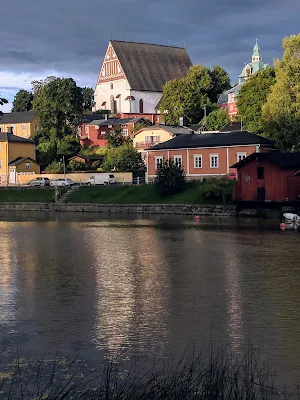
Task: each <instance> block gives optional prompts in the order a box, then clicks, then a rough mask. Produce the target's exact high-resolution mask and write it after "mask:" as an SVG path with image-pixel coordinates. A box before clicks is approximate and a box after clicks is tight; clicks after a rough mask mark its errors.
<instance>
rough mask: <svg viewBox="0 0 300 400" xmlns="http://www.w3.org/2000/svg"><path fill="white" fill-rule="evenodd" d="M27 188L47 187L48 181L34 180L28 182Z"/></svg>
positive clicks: (44, 179) (42, 179)
mask: <svg viewBox="0 0 300 400" xmlns="http://www.w3.org/2000/svg"><path fill="white" fill-rule="evenodd" d="M28 185H29V186H49V185H50V179H49V178H34V179H31V181H29V182H28Z"/></svg>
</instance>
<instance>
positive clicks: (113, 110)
mask: <svg viewBox="0 0 300 400" xmlns="http://www.w3.org/2000/svg"><path fill="white" fill-rule="evenodd" d="M110 112H111V113H112V114H115V113H116V102H115V98H114V96H113V95H111V96H110Z"/></svg>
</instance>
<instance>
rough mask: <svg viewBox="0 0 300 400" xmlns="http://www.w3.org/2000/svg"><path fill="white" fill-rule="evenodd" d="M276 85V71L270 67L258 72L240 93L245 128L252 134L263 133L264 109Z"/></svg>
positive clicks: (239, 104)
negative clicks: (262, 116) (262, 117)
mask: <svg viewBox="0 0 300 400" xmlns="http://www.w3.org/2000/svg"><path fill="white" fill-rule="evenodd" d="M274 83H275V70H274V68H273V67H268V68H267V69H265V70H264V71H258V72H256V73H255V74H253V75H251V77H250V78H249V79H248V80H247V81H246V82H245V83H244V84H243V86H242V87H241V88H240V90H239V93H238V101H237V106H238V110H239V116H240V117H241V118H242V121H243V125H244V127H245V128H246V129H247V130H249V131H250V132H254V133H262V132H263V127H262V119H261V114H262V107H263V105H264V104H265V102H266V100H267V96H268V94H269V93H270V90H271V87H272V86H273V85H274Z"/></svg>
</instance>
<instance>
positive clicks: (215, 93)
mask: <svg viewBox="0 0 300 400" xmlns="http://www.w3.org/2000/svg"><path fill="white" fill-rule="evenodd" d="M210 75H211V78H212V81H213V84H212V88H211V89H210V91H209V98H210V101H211V102H212V103H217V102H218V99H219V96H220V94H222V93H223V92H225V91H226V90H228V89H230V88H231V85H230V78H229V75H228V73H227V72H226V71H225V69H223V68H221V67H219V66H218V65H215V66H214V67H213V69H212V70H211V72H210Z"/></svg>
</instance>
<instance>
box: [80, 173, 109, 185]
mask: <svg viewBox="0 0 300 400" xmlns="http://www.w3.org/2000/svg"><path fill="white" fill-rule="evenodd" d="M86 183H87V185H111V184H114V183H116V178H115V176H114V175H112V174H97V175H96V174H95V175H93V176H91V177H90V179H88V180H87V182H86Z"/></svg>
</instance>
